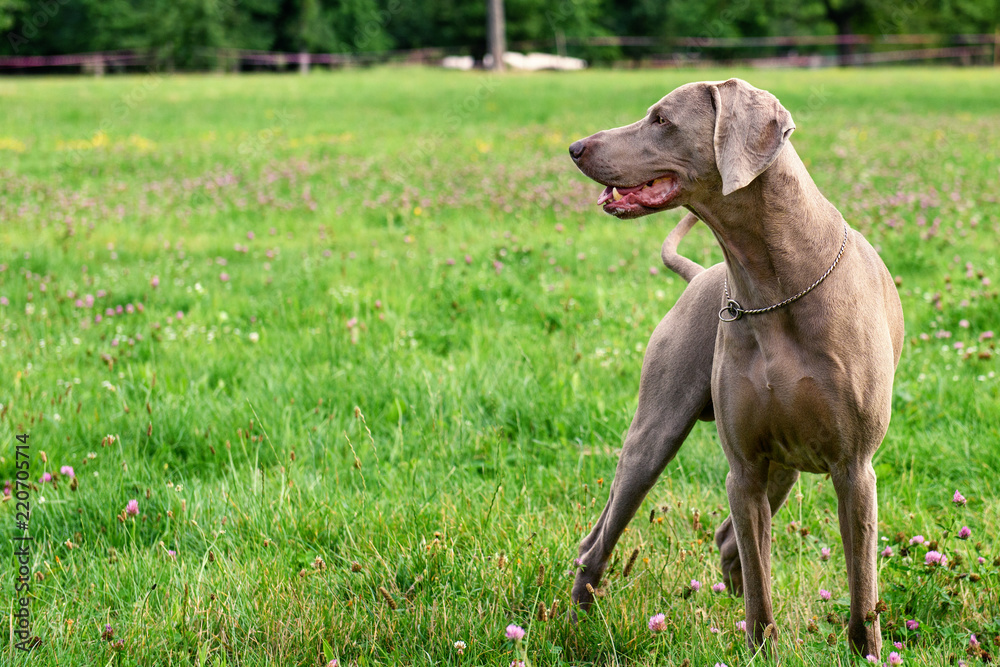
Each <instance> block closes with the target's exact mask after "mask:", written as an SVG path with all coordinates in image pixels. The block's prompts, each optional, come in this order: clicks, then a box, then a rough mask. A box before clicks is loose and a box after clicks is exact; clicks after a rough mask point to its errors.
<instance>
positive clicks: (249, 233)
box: [247, 231, 253, 241]
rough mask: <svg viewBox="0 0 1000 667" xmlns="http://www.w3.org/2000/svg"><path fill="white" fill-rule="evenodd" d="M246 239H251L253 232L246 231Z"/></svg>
mask: <svg viewBox="0 0 1000 667" xmlns="http://www.w3.org/2000/svg"><path fill="white" fill-rule="evenodd" d="M247 240H250V241H253V232H252V231H251V232H247Z"/></svg>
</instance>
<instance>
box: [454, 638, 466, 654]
mask: <svg viewBox="0 0 1000 667" xmlns="http://www.w3.org/2000/svg"><path fill="white" fill-rule="evenodd" d="M455 650H456V651H458V654H459V655H462V653H464V652H465V642H463V641H462V640H461V639H459V640H458V641H457V642H455Z"/></svg>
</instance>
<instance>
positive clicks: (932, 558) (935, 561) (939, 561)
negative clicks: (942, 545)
mask: <svg viewBox="0 0 1000 667" xmlns="http://www.w3.org/2000/svg"><path fill="white" fill-rule="evenodd" d="M947 562H948V559H947V558H946V557H945V555H944V554H943V553H941V552H940V551H933V550H932V551H928V552H927V555H925V556H924V563H925V564H927V565H942V566H943V565H944V564H945V563H947Z"/></svg>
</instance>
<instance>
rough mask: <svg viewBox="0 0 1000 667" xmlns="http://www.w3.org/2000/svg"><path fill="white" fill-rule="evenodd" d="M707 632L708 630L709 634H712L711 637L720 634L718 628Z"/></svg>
mask: <svg viewBox="0 0 1000 667" xmlns="http://www.w3.org/2000/svg"><path fill="white" fill-rule="evenodd" d="M708 630H709V632H711V633H712V634H713V635H717V634H719V633H720V632H722V631H721V630H719V628H709V629H708Z"/></svg>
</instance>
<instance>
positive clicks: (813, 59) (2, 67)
mask: <svg viewBox="0 0 1000 667" xmlns="http://www.w3.org/2000/svg"><path fill="white" fill-rule="evenodd" d="M567 46H570V47H574V48H586V49H588V50H590V51H591V52H594V50H595V49H596V50H597V52H598V53H599V52H600V49H601V48H602V47H616V48H617V49H619V50H622V51H624V52H625V54H626V60H617V61H616V62H614V63H612V64H613V65H614V66H619V67H692V66H694V67H697V66H718V65H740V66H748V67H832V66H850V67H856V66H865V65H878V64H886V63H931V62H935V63H946V64H960V65H993V66H1000V28H998V30H997V32H995V33H993V34H965V35H814V36H795V37H745V38H729V37H674V38H662V37H588V38H562V37H560V38H558V39H555V40H552V41H545V42H520V43H515V44H513V45H512V50H520V51H549V52H552V51H559V52H563V54H564V51H565V49H566V47H567ZM831 47H836V49H837V53H833V54H831V53H828V51H830V49H831ZM901 47H904V48H901ZM914 47H920V48H914ZM456 51H457V50H456V49H444V48H430V49H417V50H410V51H387V52H381V53H363V54H357V53H288V52H277V51H252V50H247V49H221V48H219V49H208V48H206V49H200V50H199V52H198V57H199V58H200V59H201V61H202V62H203V63H204V67H203V69H215V70H218V71H232V72H240V71H254V70H269V71H286V70H297V71H300V72H303V73H305V72H308V71H309V69H310V68H312V67H326V68H340V67H355V66H366V65H373V64H418V65H439V64H440V62H441V59H442V58H443V57H444V56H446V55H452V54H454V53H456ZM630 52H634V53H630ZM149 69H156V70H170V69H171V66H170V62H169V60H165V59H163V58H160V57H158V56H157V54H155V53H152V52H141V51H102V52H97V53H75V54H67V55H57V56H4V57H0V73H6V74H15V73H38V72H45V71H59V72H65V71H73V70H76V71H80V72H83V73H87V74H94V75H98V76H100V75H102V74H105V73H107V72H122V71H135V70H149Z"/></svg>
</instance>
